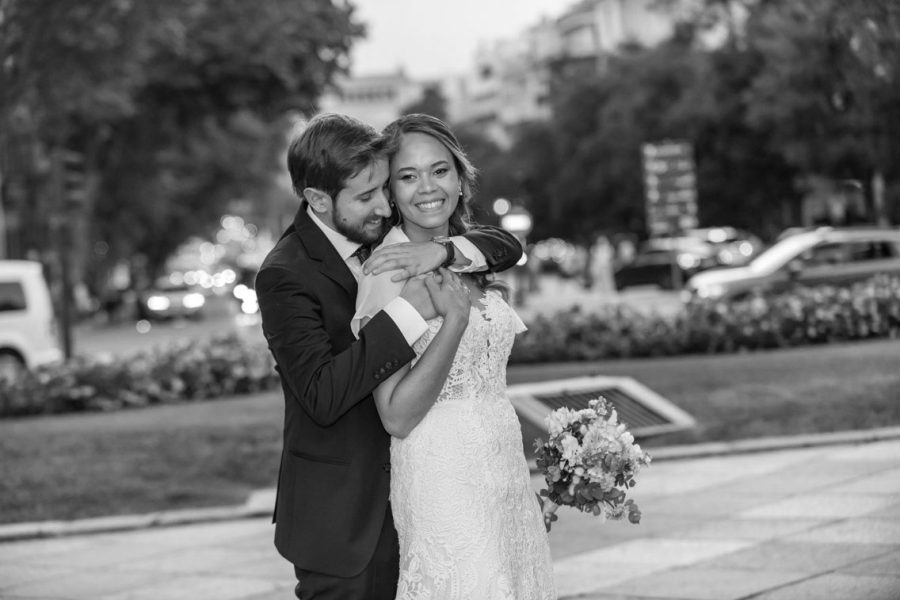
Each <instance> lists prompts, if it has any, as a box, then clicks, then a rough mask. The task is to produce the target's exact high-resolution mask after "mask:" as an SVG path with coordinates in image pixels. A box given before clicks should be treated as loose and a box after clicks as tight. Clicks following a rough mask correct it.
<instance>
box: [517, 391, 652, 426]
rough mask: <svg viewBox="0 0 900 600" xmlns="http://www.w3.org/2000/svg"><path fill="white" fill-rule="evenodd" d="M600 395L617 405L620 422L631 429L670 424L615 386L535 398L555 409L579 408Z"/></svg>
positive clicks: (538, 395) (586, 405)
mask: <svg viewBox="0 0 900 600" xmlns="http://www.w3.org/2000/svg"><path fill="white" fill-rule="evenodd" d="M598 396H603V397H604V398H606V399H607V400H608V401H609V403H610V404H612V405H613V406H614V407H615V409H616V412H617V413H618V414H619V422H620V423H625V424H626V425H628V428H629V430H632V429H636V428H641V427H654V426H659V425H668V424H669V420H668V419H666V417H665V416H664V415H661V414H659V413H658V412H656V411H654V410H652V409H650V408H648V407H647V406H644V405H643V404H641V402H640V400H638V399H636V398H632V397H631V396H629V395H628V394H627V393H625V392H623V391H622V390H620V389H618V388H615V387H604V388H599V389H594V390H586V391H577V392H570V391H563V392H562V393H559V394H537V395H535V396H534V398H535V400H538V401H539V402H542V403H544V404H546V405H547V406H549V407H550V410H555V409H557V408H559V407H561V406H568V407H569V408H574V409H575V410H578V409H582V408H587V407H588V402H590V401H591V400H593V399H594V398H597V397H598Z"/></svg>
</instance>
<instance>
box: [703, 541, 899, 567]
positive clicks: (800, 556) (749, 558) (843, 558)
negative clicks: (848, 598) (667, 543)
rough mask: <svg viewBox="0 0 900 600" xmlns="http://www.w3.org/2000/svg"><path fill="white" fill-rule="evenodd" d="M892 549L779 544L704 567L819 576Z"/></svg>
mask: <svg viewBox="0 0 900 600" xmlns="http://www.w3.org/2000/svg"><path fill="white" fill-rule="evenodd" d="M892 549H893V548H892V547H891V546H885V545H882V544H817V543H809V542H806V543H802V542H784V541H781V540H776V541H772V542H766V543H763V544H758V545H756V546H753V547H751V548H746V549H743V550H739V551H737V552H732V553H731V554H727V555H725V556H720V557H717V558H715V559H712V560H709V561H706V562H704V563H701V566H703V567H707V568H717V569H718V568H724V569H744V570H749V571H767V570H782V571H793V572H798V573H806V574H816V573H821V572H822V571H831V570H834V569H838V568H840V567H846V566H848V565H853V564H855V563H859V562H862V561H864V560H866V559H870V558H873V557H881V556H884V555H885V554H888V553H890V552H891V550H892Z"/></svg>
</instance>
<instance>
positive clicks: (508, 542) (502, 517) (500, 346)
mask: <svg viewBox="0 0 900 600" xmlns="http://www.w3.org/2000/svg"><path fill="white" fill-rule="evenodd" d="M482 302H483V304H482V303H478V304H476V306H473V308H472V314H471V316H470V318H469V325H468V327H467V329H466V331H465V333H464V334H463V337H462V341H461V342H460V346H459V350H458V351H457V353H456V357H455V358H454V361H453V366H452V367H451V370H450V376H449V377H448V379H447V381H446V383H445V384H444V387H443V389H442V390H441V393H440V395H439V397H438V400H437V402H436V403H435V405H434V406H433V407H432V408H431V410H430V411H429V412H428V414H427V415H426V416H425V418H424V419H423V420H422V421H421V423H419V425H418V426H416V428H415V429H414V430H413V431H412V433H410V435H409V436H407V437H406V438H404V439H398V438H394V439H392V442H391V507H392V510H393V515H394V523H395V524H396V527H397V532H398V533H399V536H400V580H399V585H398V592H397V598H398V600H407V599H410V600H411V599H415V600H438V599H440V600H457V599H458V600H474V599H479V600H482V599H483V600H488V599H490V600H531V599H534V600H544V599H551V598H552V599H555V598H556V594H555V591H554V585H553V565H552V563H551V559H550V547H549V544H548V539H547V532H546V530H545V528H544V524H543V519H542V517H541V512H540V507H539V504H538V500H537V498H536V497H535V493H534V490H533V489H532V488H531V484H530V476H529V471H528V466H527V463H526V462H525V456H524V453H523V450H522V434H521V429H520V426H519V421H518V419H517V418H516V414H515V411H514V409H513V407H512V404H510V402H509V400H508V399H507V397H506V395H505V390H506V361H507V358H508V357H509V352H510V349H511V348H512V344H513V338H514V337H515V334H516V332H517V331H518V330H520V329H521V328H524V326H523V325H522V322H521V320H519V318H518V316H516V314H515V313H514V312H513V310H512V308H510V307H509V306H508V305H507V304H506V302H505V301H504V300H503V298H502V297H501V296H500V294H499V293H498V292H497V291H488V292H487V293H486V294H485V296H484V300H483V301H482ZM479 304H480V305H479ZM440 324H441V319H440V318H438V319H435V320H433V321H430V322H429V330H428V332H427V333H425V335H423V336H422V338H420V339H419V340H418V342H416V344H415V345H414V347H413V348H414V350H415V351H416V355H417V357H418V356H421V355H422V352H423V351H424V350H425V348H426V347H427V346H428V344H429V343H430V341H431V340H432V338H433V337H434V335H435V333H436V332H437V330H438V329H439V328H440Z"/></svg>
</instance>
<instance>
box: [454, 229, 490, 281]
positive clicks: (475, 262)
mask: <svg viewBox="0 0 900 600" xmlns="http://www.w3.org/2000/svg"><path fill="white" fill-rule="evenodd" d="M450 241H451V242H453V245H454V246H456V249H457V250H458V251H459V253H460V254H462V255H463V256H464V257H466V258H467V259H469V264H467V265H465V266H460V267H456V266H451V267H450V270H451V271H453V272H454V273H473V272H476V271H486V270H487V259H486V258H485V257H484V254H482V253H481V250H479V249H478V247H477V246H476V245H475V244H473V243H472V242H470V241H469V240H467V239H466V238H464V237H463V236H461V235H454V236H453V237H451V238H450Z"/></svg>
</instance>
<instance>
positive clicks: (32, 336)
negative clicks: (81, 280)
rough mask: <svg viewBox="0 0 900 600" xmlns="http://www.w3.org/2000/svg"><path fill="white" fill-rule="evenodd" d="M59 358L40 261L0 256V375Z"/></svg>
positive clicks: (16, 373)
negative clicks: (7, 258)
mask: <svg viewBox="0 0 900 600" xmlns="http://www.w3.org/2000/svg"><path fill="white" fill-rule="evenodd" d="M61 359H62V350H61V349H60V343H59V336H58V335H57V327H56V318H55V315H54V312H53V303H52V301H51V300H50V290H49V289H48V288H47V282H46V280H45V279H44V272H43V269H42V266H41V263H39V262H35V261H31V260H0V378H16V377H18V376H19V375H21V374H22V373H23V372H24V371H25V370H26V369H32V368H34V367H36V366H38V365H42V364H45V363H49V362H54V361H57V360H61Z"/></svg>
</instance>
